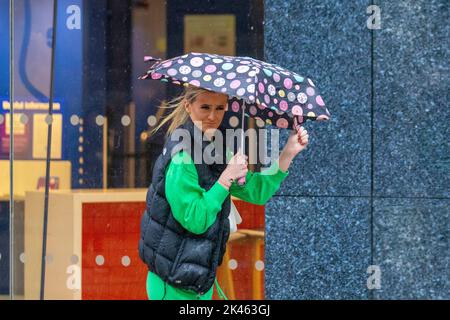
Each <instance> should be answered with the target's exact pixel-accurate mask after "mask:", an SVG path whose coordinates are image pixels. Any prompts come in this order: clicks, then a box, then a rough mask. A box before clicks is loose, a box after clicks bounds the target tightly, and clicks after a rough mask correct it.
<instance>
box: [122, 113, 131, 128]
mask: <svg viewBox="0 0 450 320" xmlns="http://www.w3.org/2000/svg"><path fill="white" fill-rule="evenodd" d="M120 121H121V122H122V125H123V126H125V127H127V126H129V125H130V123H131V118H130V116H127V115H124V116H123V117H122V119H121V120H120Z"/></svg>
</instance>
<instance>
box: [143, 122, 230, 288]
mask: <svg viewBox="0 0 450 320" xmlns="http://www.w3.org/2000/svg"><path fill="white" fill-rule="evenodd" d="M179 128H183V129H185V130H187V131H185V132H186V133H187V132H189V134H188V137H184V138H183V139H175V141H173V140H174V137H175V136H174V134H173V133H172V135H171V136H170V137H169V138H168V139H167V141H166V143H165V144H164V148H163V153H162V154H161V155H160V156H159V157H158V159H157V160H156V162H155V165H154V169H153V177H152V182H151V184H150V187H149V189H148V192H147V199H146V202H147V208H146V210H145V211H144V214H143V216H142V220H141V237H140V240H139V256H140V258H141V259H142V261H144V262H145V263H146V264H147V266H148V269H149V270H150V271H151V272H154V273H156V274H157V275H158V276H159V277H160V278H161V279H163V280H164V281H165V282H166V283H168V284H170V285H172V286H174V287H177V288H181V289H185V290H193V291H195V292H197V293H199V294H204V293H205V292H207V291H208V290H209V289H210V288H211V286H212V285H213V284H214V279H215V276H216V269H217V267H218V266H219V265H221V263H222V259H223V255H224V254H225V250H226V243H227V241H228V237H229V235H230V224H229V221H228V215H229V213H230V196H228V197H227V198H226V199H225V201H224V202H223V204H222V210H221V211H220V212H219V213H218V214H217V218H216V221H215V222H214V224H213V225H212V226H211V227H209V228H208V230H206V232H205V233H203V234H200V235H197V234H194V233H191V232H189V231H188V230H186V229H185V228H183V227H182V225H181V224H180V223H179V222H178V221H176V220H175V218H174V216H173V214H172V211H171V208H170V205H169V203H168V201H167V199H166V196H165V181H166V179H165V170H166V167H167V165H168V164H169V163H170V161H171V159H172V156H174V155H175V154H176V153H177V152H178V151H179V150H180V149H183V150H184V151H187V152H189V154H190V155H191V157H192V159H194V157H198V158H196V159H202V154H203V151H204V149H205V148H206V147H207V146H208V145H210V144H211V141H203V135H202V132H201V130H200V129H199V128H198V127H197V126H195V124H194V123H193V122H192V120H191V119H190V118H188V120H187V121H186V123H184V124H183V125H181V126H180V127H179ZM219 130H221V131H222V132H223V128H222V127H220V128H219ZM195 132H196V133H195ZM223 136H224V137H225V135H223ZM186 138H188V139H186ZM180 140H182V141H183V142H184V143H180ZM186 142H187V143H186ZM195 145H196V146H195ZM224 150H225V147H224ZM215 151H216V152H217V154H216V153H214V152H213V156H215V155H218V156H219V157H221V161H222V162H221V163H219V164H216V163H213V164H209V165H207V164H205V163H203V162H204V161H196V162H202V163H201V164H195V166H196V169H197V173H198V177H199V185H200V186H201V187H202V188H204V189H205V190H209V189H210V188H211V187H212V186H213V185H214V183H215V182H216V181H217V179H218V178H219V176H220V174H221V173H222V172H223V170H224V169H225V168H226V162H225V161H226V160H225V156H224V155H223V154H224V153H225V152H223V153H220V152H219V150H215ZM206 154H208V152H206ZM205 162H206V163H211V162H212V161H211V158H209V159H208V161H205ZM180 196H183V195H182V194H180Z"/></svg>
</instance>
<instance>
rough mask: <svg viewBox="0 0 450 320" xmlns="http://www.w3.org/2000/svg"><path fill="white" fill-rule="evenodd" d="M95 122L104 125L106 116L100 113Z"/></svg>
mask: <svg viewBox="0 0 450 320" xmlns="http://www.w3.org/2000/svg"><path fill="white" fill-rule="evenodd" d="M95 123H96V124H97V125H98V126H102V125H104V124H105V118H104V117H103V116H102V115H98V116H96V117H95Z"/></svg>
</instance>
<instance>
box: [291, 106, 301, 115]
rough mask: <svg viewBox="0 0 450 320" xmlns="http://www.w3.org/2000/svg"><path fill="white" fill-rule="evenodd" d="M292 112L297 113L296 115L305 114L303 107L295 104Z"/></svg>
mask: <svg viewBox="0 0 450 320" xmlns="http://www.w3.org/2000/svg"><path fill="white" fill-rule="evenodd" d="M292 114H295V115H296V116H301V115H303V109H302V107H300V106H298V105H295V106H293V107H292Z"/></svg>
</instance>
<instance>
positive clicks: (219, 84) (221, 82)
mask: <svg viewBox="0 0 450 320" xmlns="http://www.w3.org/2000/svg"><path fill="white" fill-rule="evenodd" d="M224 84H225V79H224V78H217V79H216V80H214V85H215V86H216V87H222V86H223V85H224Z"/></svg>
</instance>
